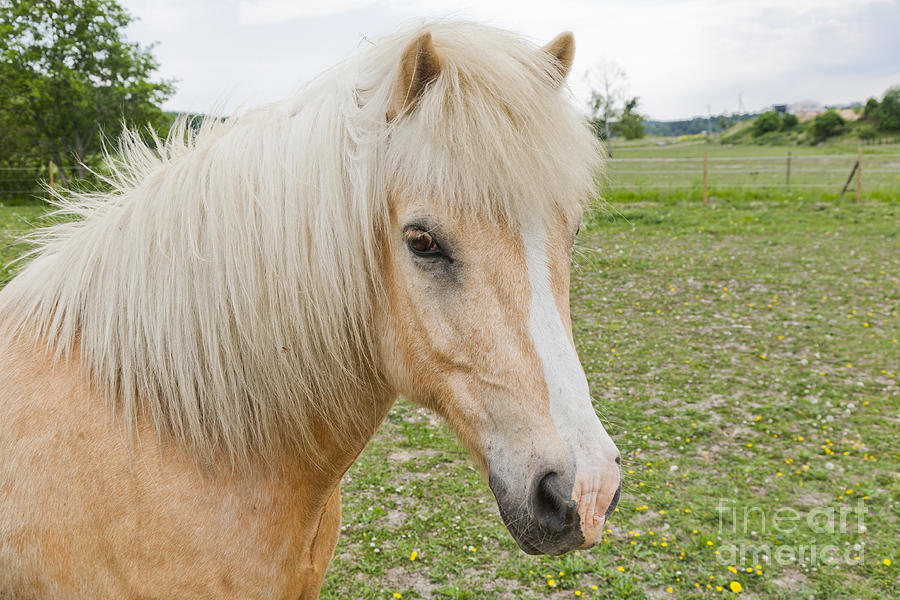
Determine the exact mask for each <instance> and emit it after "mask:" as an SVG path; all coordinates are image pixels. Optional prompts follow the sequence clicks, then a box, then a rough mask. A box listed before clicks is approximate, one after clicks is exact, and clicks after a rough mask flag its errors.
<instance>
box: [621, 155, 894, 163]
mask: <svg viewBox="0 0 900 600" xmlns="http://www.w3.org/2000/svg"><path fill="white" fill-rule="evenodd" d="M863 156H865V157H866V158H868V159H881V158H888V159H890V158H897V159H900V154H865V155H863ZM851 158H852V159H854V160H855V159H856V154H819V155H806V156H804V155H800V156H794V155H792V156H791V160H820V161H822V160H825V161H827V160H832V159H851ZM787 159H788V157H787V155H785V156H710V157H709V159H708V160H709V162H728V161H752V160H778V161H785V160H787ZM606 162H610V163H618V162H699V163H702V162H703V157H702V156H675V157H659V158H655V157H640V158H628V157H625V158H622V157H615V158H607V159H606Z"/></svg>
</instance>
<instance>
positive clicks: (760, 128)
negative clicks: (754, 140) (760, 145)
mask: <svg viewBox="0 0 900 600" xmlns="http://www.w3.org/2000/svg"><path fill="white" fill-rule="evenodd" d="M779 129H781V115H780V114H778V113H777V112H775V111H774V110H770V111H769V112H766V113H763V114H761V115H759V116H758V117H757V118H756V121H754V122H753V137H759V136H761V135H763V134H764V133H769V132H770V131H778V130H779Z"/></svg>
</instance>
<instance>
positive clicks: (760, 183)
mask: <svg viewBox="0 0 900 600" xmlns="http://www.w3.org/2000/svg"><path fill="white" fill-rule="evenodd" d="M704 154H705V155H704V156H699V157H684V156H682V157H646V156H644V157H634V158H631V157H621V156H620V157H617V158H613V159H610V160H609V165H608V167H609V168H608V171H607V179H606V185H605V187H606V188H607V189H608V190H614V189H616V188H619V189H695V190H697V191H698V192H701V191H702V195H703V197H704V198H706V197H708V195H709V190H710V189H713V188H715V189H724V188H732V189H734V188H780V189H788V190H790V189H797V190H802V189H804V188H833V189H834V191H835V193H840V194H844V193H848V192H850V193H853V192H855V195H856V197H857V199H860V198H861V196H862V187H863V182H862V172H863V166H864V163H865V173H866V182H865V183H866V190H867V191H873V190H892V191H893V190H897V191H898V194H900V154H896V153H894V154H865V155H864V154H863V153H862V149H860V151H859V152H858V153H857V154H825V155H817V156H794V155H793V152H791V153H788V154H787V155H786V156H726V157H723V156H716V157H710V156H708V154H706V153H704ZM772 161H776V163H773V162H772ZM799 161H805V162H799ZM777 163H781V164H777ZM894 176H896V179H895V178H894ZM851 182H853V185H852V187H851Z"/></svg>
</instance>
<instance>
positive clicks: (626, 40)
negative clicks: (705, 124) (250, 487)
mask: <svg viewBox="0 0 900 600" xmlns="http://www.w3.org/2000/svg"><path fill="white" fill-rule="evenodd" d="M120 2H121V4H123V5H124V6H125V7H126V8H127V9H128V10H129V11H130V12H131V13H132V14H133V15H134V16H136V17H137V18H138V20H137V21H136V22H134V23H132V24H131V25H130V26H129V28H128V31H127V36H128V38H129V39H130V40H131V41H136V42H139V43H141V44H144V45H147V44H151V43H156V46H155V47H154V50H153V52H154V54H155V56H156V57H157V59H158V60H159V62H160V69H159V71H158V74H159V76H160V77H163V78H167V79H175V80H177V82H176V86H177V92H176V94H175V95H174V96H173V97H172V98H171V99H170V100H168V101H167V102H166V103H165V105H164V107H165V108H166V109H168V110H175V111H190V112H200V113H205V112H211V111H218V112H219V113H223V114H230V113H231V112H234V111H238V110H241V109H242V108H246V107H249V106H254V105H256V104H260V103H263V102H268V101H272V100H277V99H279V98H282V97H284V96H287V95H289V94H290V93H291V92H292V91H293V90H295V89H296V88H297V87H298V86H299V85H300V84H301V83H303V82H304V81H306V80H308V79H310V78H312V77H314V76H315V75H317V74H318V73H320V72H321V71H323V70H324V69H326V68H328V67H329V66H331V65H333V64H335V63H337V62H339V61H340V60H341V59H343V58H345V57H347V56H349V55H351V54H352V53H353V52H355V51H356V50H357V49H358V48H359V47H360V45H361V44H363V43H368V42H367V41H366V40H372V41H375V40H377V38H378V37H379V36H381V35H384V34H386V33H389V32H391V31H393V30H395V29H397V28H398V27H399V26H401V25H404V24H407V23H410V22H414V21H416V20H421V19H422V18H426V19H428V18H439V19H446V18H453V19H467V20H474V21H479V22H483V23H488V24H491V25H495V26H497V27H502V28H505V29H510V30H513V31H516V32H519V33H520V34H522V35H524V36H525V37H527V38H529V39H531V40H533V41H534V42H535V43H537V44H544V43H546V42H547V41H549V40H550V39H552V38H553V37H554V36H555V35H556V34H558V33H560V32H561V31H566V30H568V31H572V32H573V33H574V34H575V44H576V52H575V63H574V65H573V67H572V71H571V72H570V74H569V85H570V89H571V90H572V94H573V97H574V100H575V102H577V103H578V104H580V105H582V106H585V105H586V102H587V98H588V97H589V95H590V89H591V87H592V82H594V83H593V85H594V86H596V82H597V80H598V75H599V74H600V73H602V72H603V71H604V70H609V69H610V67H611V66H612V67H618V68H619V69H621V70H622V71H624V72H625V73H626V75H627V81H626V82H625V85H624V87H625V91H626V92H627V94H628V95H629V96H638V97H639V98H640V103H639V106H638V111H639V112H640V113H642V114H644V115H646V116H648V117H650V118H652V119H681V118H690V117H693V116H705V115H706V114H707V111H710V112H711V113H712V114H730V113H735V112H737V111H738V109H739V101H740V102H741V104H742V105H743V108H744V111H745V112H754V111H758V110H761V109H763V108H765V107H767V106H770V105H772V104H784V103H792V102H799V101H806V100H815V101H818V102H821V103H823V104H828V105H830V104H842V103H849V102H853V101H863V102H864V101H865V100H866V98H868V97H870V96H875V97H880V96H881V95H882V94H883V92H884V91H885V90H886V89H887V88H888V87H890V86H892V85H900V33H898V32H900V0H720V1H718V2H715V1H711V0H685V1H666V0H631V1H628V0H609V1H596V0H552V1H547V0H545V1H543V2H529V1H526V0H498V1H496V2H488V1H481V2H478V1H460V0H418V1H416V0H316V1H314V2H306V1H292V0H120Z"/></svg>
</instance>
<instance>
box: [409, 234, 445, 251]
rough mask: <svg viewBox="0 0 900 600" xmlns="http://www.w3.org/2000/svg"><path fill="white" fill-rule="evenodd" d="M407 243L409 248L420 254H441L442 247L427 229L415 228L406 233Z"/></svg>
mask: <svg viewBox="0 0 900 600" xmlns="http://www.w3.org/2000/svg"><path fill="white" fill-rule="evenodd" d="M406 244H407V245H408V246H409V249H410V250H412V251H413V252H414V253H415V254H418V255H419V256H430V255H434V254H440V253H441V248H440V246H438V245H437V242H435V241H434V238H433V237H431V234H430V233H428V232H427V231H418V230H413V231H409V232H407V233H406Z"/></svg>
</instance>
